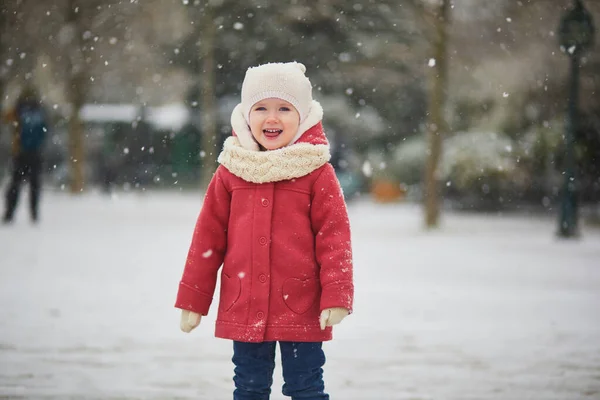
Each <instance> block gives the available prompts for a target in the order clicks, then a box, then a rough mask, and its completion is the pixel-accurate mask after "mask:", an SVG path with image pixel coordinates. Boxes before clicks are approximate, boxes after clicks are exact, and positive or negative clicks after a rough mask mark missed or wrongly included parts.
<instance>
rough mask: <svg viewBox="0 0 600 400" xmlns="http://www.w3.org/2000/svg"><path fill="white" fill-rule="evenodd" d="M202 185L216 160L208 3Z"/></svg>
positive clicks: (212, 35) (212, 36)
mask: <svg viewBox="0 0 600 400" xmlns="http://www.w3.org/2000/svg"><path fill="white" fill-rule="evenodd" d="M200 32H201V35H202V36H201V40H202V55H201V57H202V60H201V61H202V72H201V74H202V77H201V82H202V102H201V106H202V121H201V122H202V148H201V151H202V152H203V153H202V154H203V157H202V182H201V184H202V186H203V187H205V188H206V187H208V184H209V182H210V180H211V179H212V176H213V174H214V171H215V164H216V161H217V151H218V149H217V148H216V143H217V105H216V101H215V98H216V93H215V80H216V76H215V55H214V52H215V35H216V29H215V23H214V21H213V17H212V11H211V8H210V6H209V5H206V6H205V7H204V15H203V18H202V27H201V29H200Z"/></svg>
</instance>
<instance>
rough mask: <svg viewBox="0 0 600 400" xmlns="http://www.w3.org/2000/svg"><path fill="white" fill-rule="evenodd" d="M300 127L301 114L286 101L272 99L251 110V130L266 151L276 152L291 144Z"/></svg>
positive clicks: (257, 104) (262, 101) (256, 105)
mask: <svg viewBox="0 0 600 400" xmlns="http://www.w3.org/2000/svg"><path fill="white" fill-rule="evenodd" d="M299 125H300V114H298V111H297V110H296V108H295V107H294V106H293V105H291V104H290V103H288V102H287V101H285V100H282V99H277V98H270V99H264V100H261V101H259V102H258V103H256V104H254V105H253V106H252V108H251V109H250V130H251V131H252V136H254V139H256V141H257V142H258V143H259V144H260V145H261V146H262V147H264V148H265V149H267V150H275V149H279V148H282V147H284V146H287V145H288V144H290V142H291V141H292V139H293V138H294V136H296V133H297V132H298V126H299Z"/></svg>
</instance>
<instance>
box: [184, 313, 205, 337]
mask: <svg viewBox="0 0 600 400" xmlns="http://www.w3.org/2000/svg"><path fill="white" fill-rule="evenodd" d="M200 319H202V315H200V314H198V313H195V312H193V311H189V310H181V323H180V324H179V327H180V328H181V330H182V331H184V332H185V333H190V332H191V331H192V329H194V328H195V327H197V326H198V325H200Z"/></svg>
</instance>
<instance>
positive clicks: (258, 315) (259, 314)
mask: <svg viewBox="0 0 600 400" xmlns="http://www.w3.org/2000/svg"><path fill="white" fill-rule="evenodd" d="M264 317H265V313H264V312H262V311H259V312H257V313H256V318H258V319H263V318H264Z"/></svg>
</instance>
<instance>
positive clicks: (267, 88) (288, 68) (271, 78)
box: [241, 62, 312, 124]
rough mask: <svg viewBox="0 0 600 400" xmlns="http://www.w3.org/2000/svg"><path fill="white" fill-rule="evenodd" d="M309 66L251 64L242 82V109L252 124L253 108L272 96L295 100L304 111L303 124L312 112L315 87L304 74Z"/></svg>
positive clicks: (291, 63) (293, 101) (296, 64)
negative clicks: (313, 87)
mask: <svg viewBox="0 0 600 400" xmlns="http://www.w3.org/2000/svg"><path fill="white" fill-rule="evenodd" d="M305 72H306V67H305V66H304V64H300V63H298V62H289V63H268V64H263V65H259V66H257V67H250V68H248V70H247V71H246V76H245V77H244V83H242V103H241V105H242V111H243V113H244V118H245V119H246V122H247V123H248V124H250V109H251V108H252V106H253V105H254V104H256V103H258V102H259V101H261V100H264V99H268V98H272V97H275V98H278V99H282V100H285V101H287V102H289V103H291V104H292V105H293V106H294V107H295V108H296V110H298V113H299V114H300V123H302V122H303V121H304V119H305V118H306V116H307V115H308V114H309V112H310V108H311V105H312V86H311V84H310V81H309V80H308V78H307V77H306V76H305V75H304V73H305Z"/></svg>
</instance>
